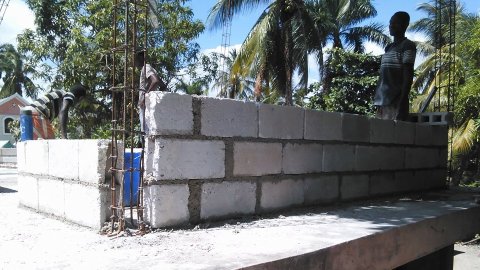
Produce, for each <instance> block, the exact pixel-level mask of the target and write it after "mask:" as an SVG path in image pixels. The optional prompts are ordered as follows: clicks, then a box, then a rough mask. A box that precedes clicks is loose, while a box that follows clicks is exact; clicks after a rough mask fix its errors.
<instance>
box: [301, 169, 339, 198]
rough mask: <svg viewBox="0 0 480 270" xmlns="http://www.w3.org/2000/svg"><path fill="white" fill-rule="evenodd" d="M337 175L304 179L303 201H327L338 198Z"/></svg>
mask: <svg viewBox="0 0 480 270" xmlns="http://www.w3.org/2000/svg"><path fill="white" fill-rule="evenodd" d="M338 182H339V180H338V176H337V175H324V176H318V177H307V178H305V180H304V194H305V203H306V204H313V203H328V202H334V201H335V200H337V199H338V198H339V183H338Z"/></svg>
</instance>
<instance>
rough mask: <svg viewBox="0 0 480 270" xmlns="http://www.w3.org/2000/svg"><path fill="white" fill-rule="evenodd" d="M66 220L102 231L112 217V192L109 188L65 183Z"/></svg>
mask: <svg viewBox="0 0 480 270" xmlns="http://www.w3.org/2000/svg"><path fill="white" fill-rule="evenodd" d="M64 189H65V219H67V220H69V221H72V222H74V223H77V224H80V225H83V226H87V227H90V228H94V229H98V230H99V229H101V228H102V226H103V224H104V223H105V222H106V221H108V219H109V217H110V210H109V209H110V200H109V196H110V192H109V190H108V189H107V188H104V189H102V188H98V187H95V186H87V185H82V184H80V183H75V182H64Z"/></svg>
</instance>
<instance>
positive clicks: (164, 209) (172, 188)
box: [144, 184, 190, 228]
mask: <svg viewBox="0 0 480 270" xmlns="http://www.w3.org/2000/svg"><path fill="white" fill-rule="evenodd" d="M188 197H189V189H188V185H186V184H185V185H152V186H146V187H145V188H144V205H145V212H144V218H145V221H146V222H147V223H149V224H150V225H151V226H152V227H153V228H160V227H166V226H175V225H180V224H185V223H188V220H189V218H190V214H189V212H188Z"/></svg>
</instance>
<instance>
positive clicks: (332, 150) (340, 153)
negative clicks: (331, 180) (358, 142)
mask: <svg viewBox="0 0 480 270" xmlns="http://www.w3.org/2000/svg"><path fill="white" fill-rule="evenodd" d="M354 167H355V146H353V145H346V144H334V145H324V146H323V171H324V172H339V171H353V169H354Z"/></svg>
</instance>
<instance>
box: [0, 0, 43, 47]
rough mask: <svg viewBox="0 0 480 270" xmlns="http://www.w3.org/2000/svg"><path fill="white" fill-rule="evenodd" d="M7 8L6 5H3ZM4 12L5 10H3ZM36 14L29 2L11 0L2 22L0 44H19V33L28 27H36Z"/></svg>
mask: <svg viewBox="0 0 480 270" xmlns="http://www.w3.org/2000/svg"><path fill="white" fill-rule="evenodd" d="M7 2H8V1H7ZM3 8H5V6H4V7H3ZM2 12H3V10H2ZM34 19H35V16H34V14H33V12H32V11H31V10H30V9H29V8H28V6H27V4H25V2H23V1H21V0H10V3H9V5H8V6H7V7H6V12H5V16H4V17H3V21H2V22H1V24H0V33H1V35H0V44H3V43H12V44H13V45H16V44H17V35H18V34H20V33H21V32H22V31H23V30H25V29H26V28H30V29H33V28H34Z"/></svg>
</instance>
